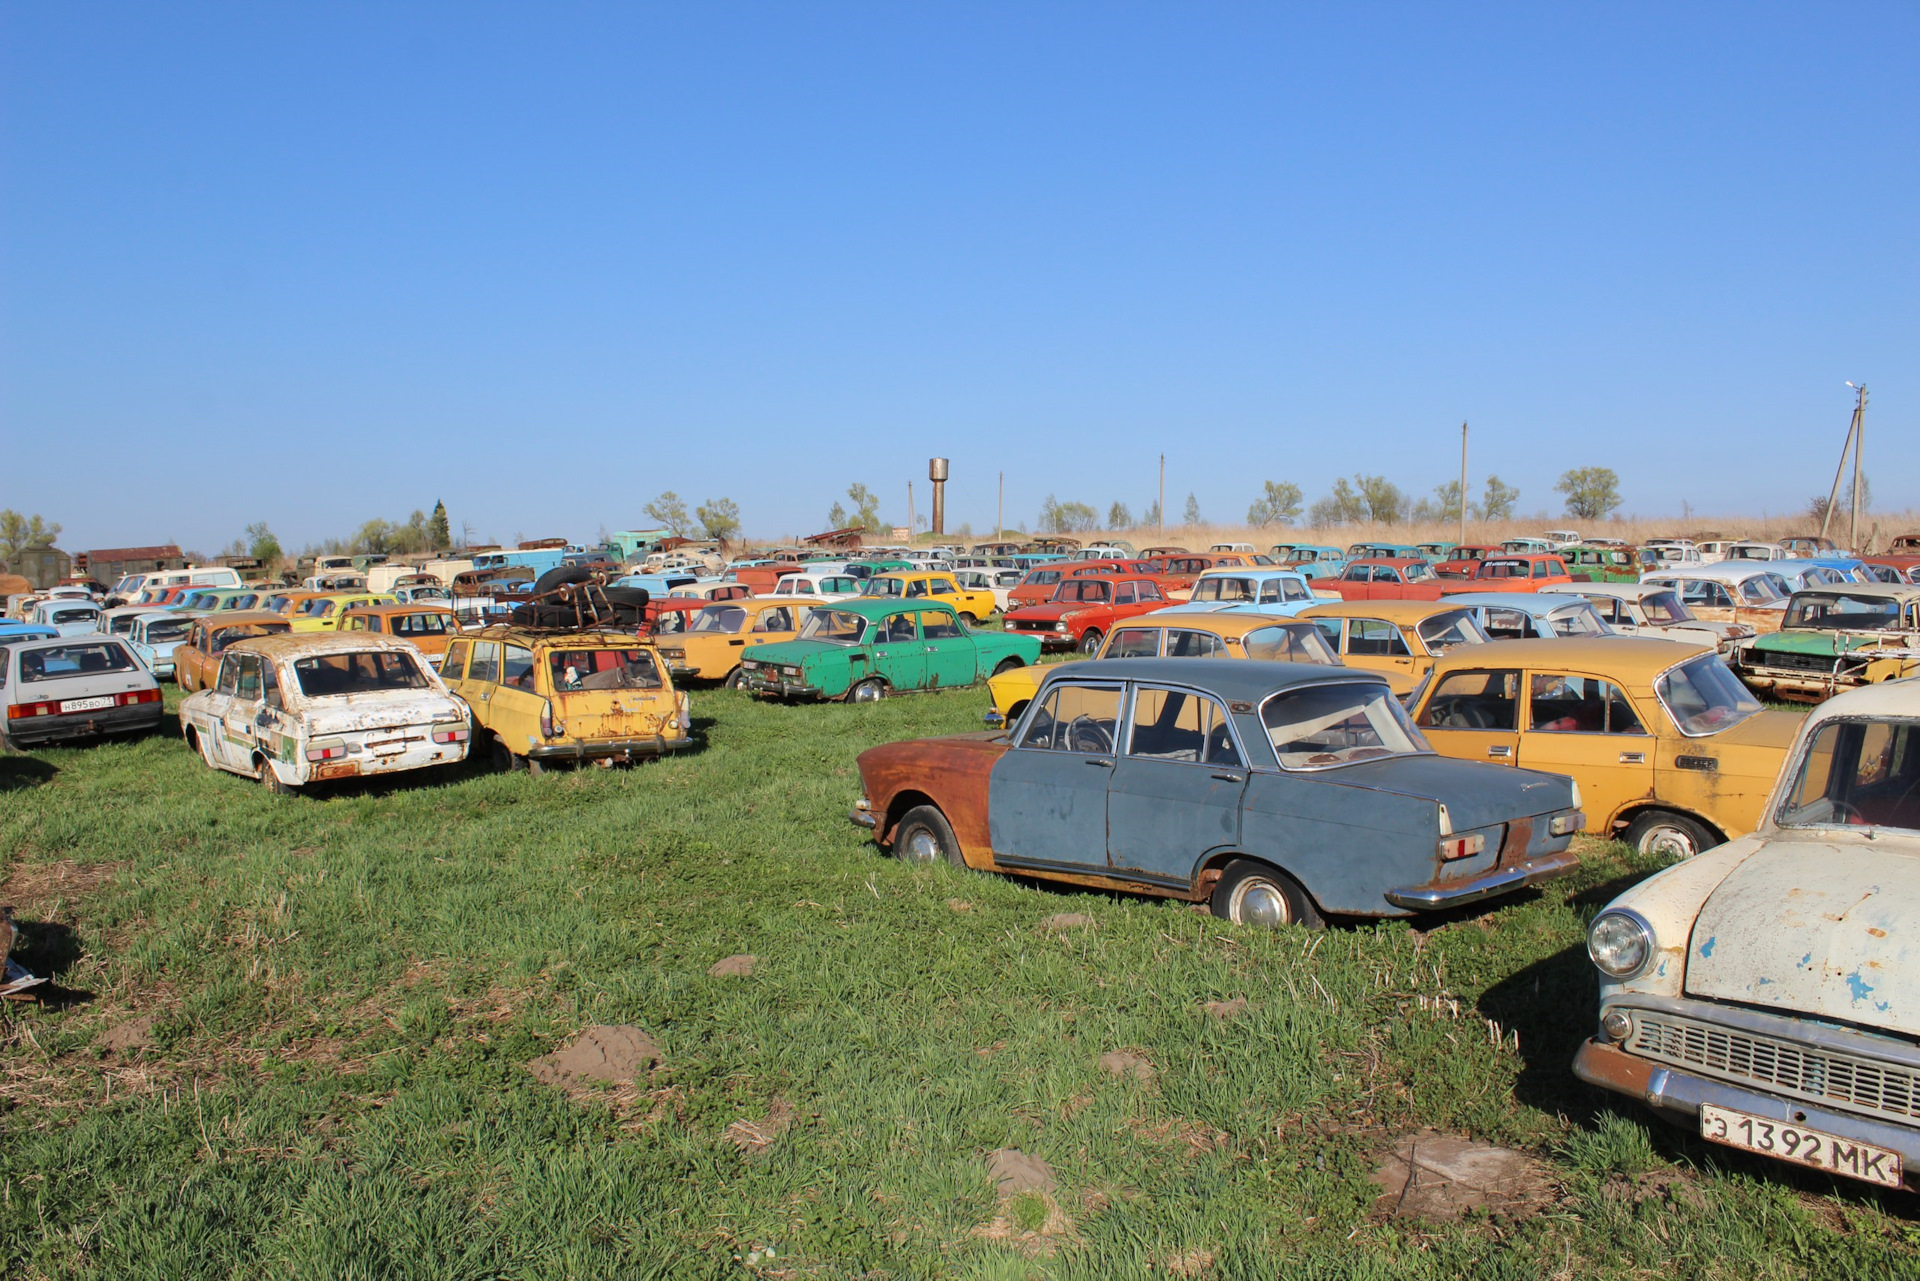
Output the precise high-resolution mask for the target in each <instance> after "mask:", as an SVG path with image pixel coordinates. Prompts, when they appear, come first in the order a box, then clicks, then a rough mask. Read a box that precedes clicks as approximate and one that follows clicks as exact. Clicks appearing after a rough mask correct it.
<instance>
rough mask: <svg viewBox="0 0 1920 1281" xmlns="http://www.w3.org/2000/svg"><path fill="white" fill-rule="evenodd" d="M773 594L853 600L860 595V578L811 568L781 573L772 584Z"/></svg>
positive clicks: (815, 598)
mask: <svg viewBox="0 0 1920 1281" xmlns="http://www.w3.org/2000/svg"><path fill="white" fill-rule="evenodd" d="M772 594H773V595H775V596H805V597H808V598H809V599H812V600H824V601H838V600H853V599H854V598H855V597H857V596H859V595H860V580H859V579H857V578H855V577H853V576H852V575H851V574H819V573H815V572H813V571H812V570H811V569H807V570H802V571H801V572H800V573H798V574H782V575H781V576H780V581H779V582H777V583H775V584H774V585H773V592H772Z"/></svg>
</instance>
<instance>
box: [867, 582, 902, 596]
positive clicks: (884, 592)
mask: <svg viewBox="0 0 1920 1281" xmlns="http://www.w3.org/2000/svg"><path fill="white" fill-rule="evenodd" d="M905 590H906V583H905V581H904V580H902V579H898V578H870V579H868V580H867V583H866V586H864V587H862V588H861V589H860V594H861V595H862V596H898V595H900V594H901V593H902V592H903V591H905Z"/></svg>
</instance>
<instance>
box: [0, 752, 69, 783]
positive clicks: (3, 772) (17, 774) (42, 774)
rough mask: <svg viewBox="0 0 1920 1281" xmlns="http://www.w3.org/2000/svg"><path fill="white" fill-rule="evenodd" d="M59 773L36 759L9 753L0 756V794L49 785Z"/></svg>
mask: <svg viewBox="0 0 1920 1281" xmlns="http://www.w3.org/2000/svg"><path fill="white" fill-rule="evenodd" d="M59 772H60V771H59V770H58V769H57V768H55V767H54V766H52V765H49V764H48V763H47V762H45V761H43V760H40V759H39V758H38V757H33V756H16V755H14V754H13V753H11V752H7V753H4V754H0V792H11V791H14V790H15V789H18V788H27V787H39V786H40V785H41V784H42V783H51V782H52V781H53V779H54V776H55V775H56V774H58V773H59Z"/></svg>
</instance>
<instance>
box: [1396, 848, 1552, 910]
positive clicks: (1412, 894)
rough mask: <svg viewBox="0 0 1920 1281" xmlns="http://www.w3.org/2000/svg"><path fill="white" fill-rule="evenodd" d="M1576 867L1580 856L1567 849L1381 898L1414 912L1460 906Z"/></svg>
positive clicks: (1534, 883)
mask: <svg viewBox="0 0 1920 1281" xmlns="http://www.w3.org/2000/svg"><path fill="white" fill-rule="evenodd" d="M1579 866H1580V856H1579V855H1578V854H1576V853H1574V852H1573V849H1572V848H1571V847H1569V848H1567V849H1564V850H1561V851H1559V852H1558V853H1554V854H1539V855H1535V856H1534V857H1533V858H1530V859H1528V860H1527V861H1526V862H1524V863H1519V864H1516V865H1515V866H1513V867H1497V868H1495V869H1494V870H1493V871H1491V872H1487V873H1485V874H1483V875H1480V876H1475V877H1470V878H1468V879H1466V880H1459V881H1429V882H1428V883H1427V884H1425V885H1407V886H1403V887H1401V888H1400V889H1396V890H1388V891H1387V892H1386V895H1385V898H1386V900H1387V902H1389V903H1391V904H1393V905H1394V906H1395V907H1404V908H1406V909H1408V910H1409V911H1414V912H1431V911H1434V910H1436V909H1439V908H1446V907H1461V906H1464V905H1465V904H1468V903H1478V902H1479V901H1480V900H1482V899H1489V898H1495V897H1497V896H1499V895H1501V894H1511V893H1513V892H1514V891H1515V890H1521V889H1525V888H1526V887H1527V886H1529V885H1538V884H1539V883H1540V882H1542V881H1550V880H1553V879H1554V878H1555V877H1558V876H1565V875H1566V874H1567V873H1569V872H1571V871H1573V870H1574V869H1575V868H1577V867H1579Z"/></svg>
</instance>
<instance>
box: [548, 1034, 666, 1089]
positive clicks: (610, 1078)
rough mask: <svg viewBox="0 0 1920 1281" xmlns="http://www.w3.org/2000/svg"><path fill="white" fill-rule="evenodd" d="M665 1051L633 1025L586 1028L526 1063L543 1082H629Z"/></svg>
mask: <svg viewBox="0 0 1920 1281" xmlns="http://www.w3.org/2000/svg"><path fill="white" fill-rule="evenodd" d="M664 1058H666V1051H664V1050H662V1049H661V1048H660V1046H659V1044H658V1043H657V1042H655V1041H654V1039H653V1038H652V1037H650V1036H648V1035H647V1034H646V1033H645V1032H642V1031H641V1030H640V1029H639V1028H637V1027H625V1026H605V1025H603V1026H599V1027H590V1028H588V1029H587V1030H586V1031H584V1032H582V1033H581V1034H580V1035H579V1036H577V1037H575V1038H574V1039H573V1040H572V1041H570V1042H568V1043H567V1044H566V1045H564V1046H562V1047H560V1048H559V1049H557V1050H555V1051H554V1052H553V1053H552V1054H543V1055H541V1056H540V1057H539V1058H537V1059H534V1060H533V1061H532V1062H530V1063H528V1064H527V1068H528V1070H530V1071H531V1072H532V1073H533V1076H534V1079H535V1080H537V1081H539V1082H540V1083H541V1084H543V1085H558V1086H570V1085H578V1084H579V1083H581V1082H583V1081H605V1082H608V1083H610V1084H613V1085H630V1084H632V1083H633V1082H634V1081H635V1080H636V1079H638V1078H639V1077H640V1076H641V1074H643V1073H644V1072H646V1071H647V1070H648V1069H649V1068H651V1067H652V1066H653V1065H654V1064H656V1063H658V1062H660V1061H661V1060H662V1059H664Z"/></svg>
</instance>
